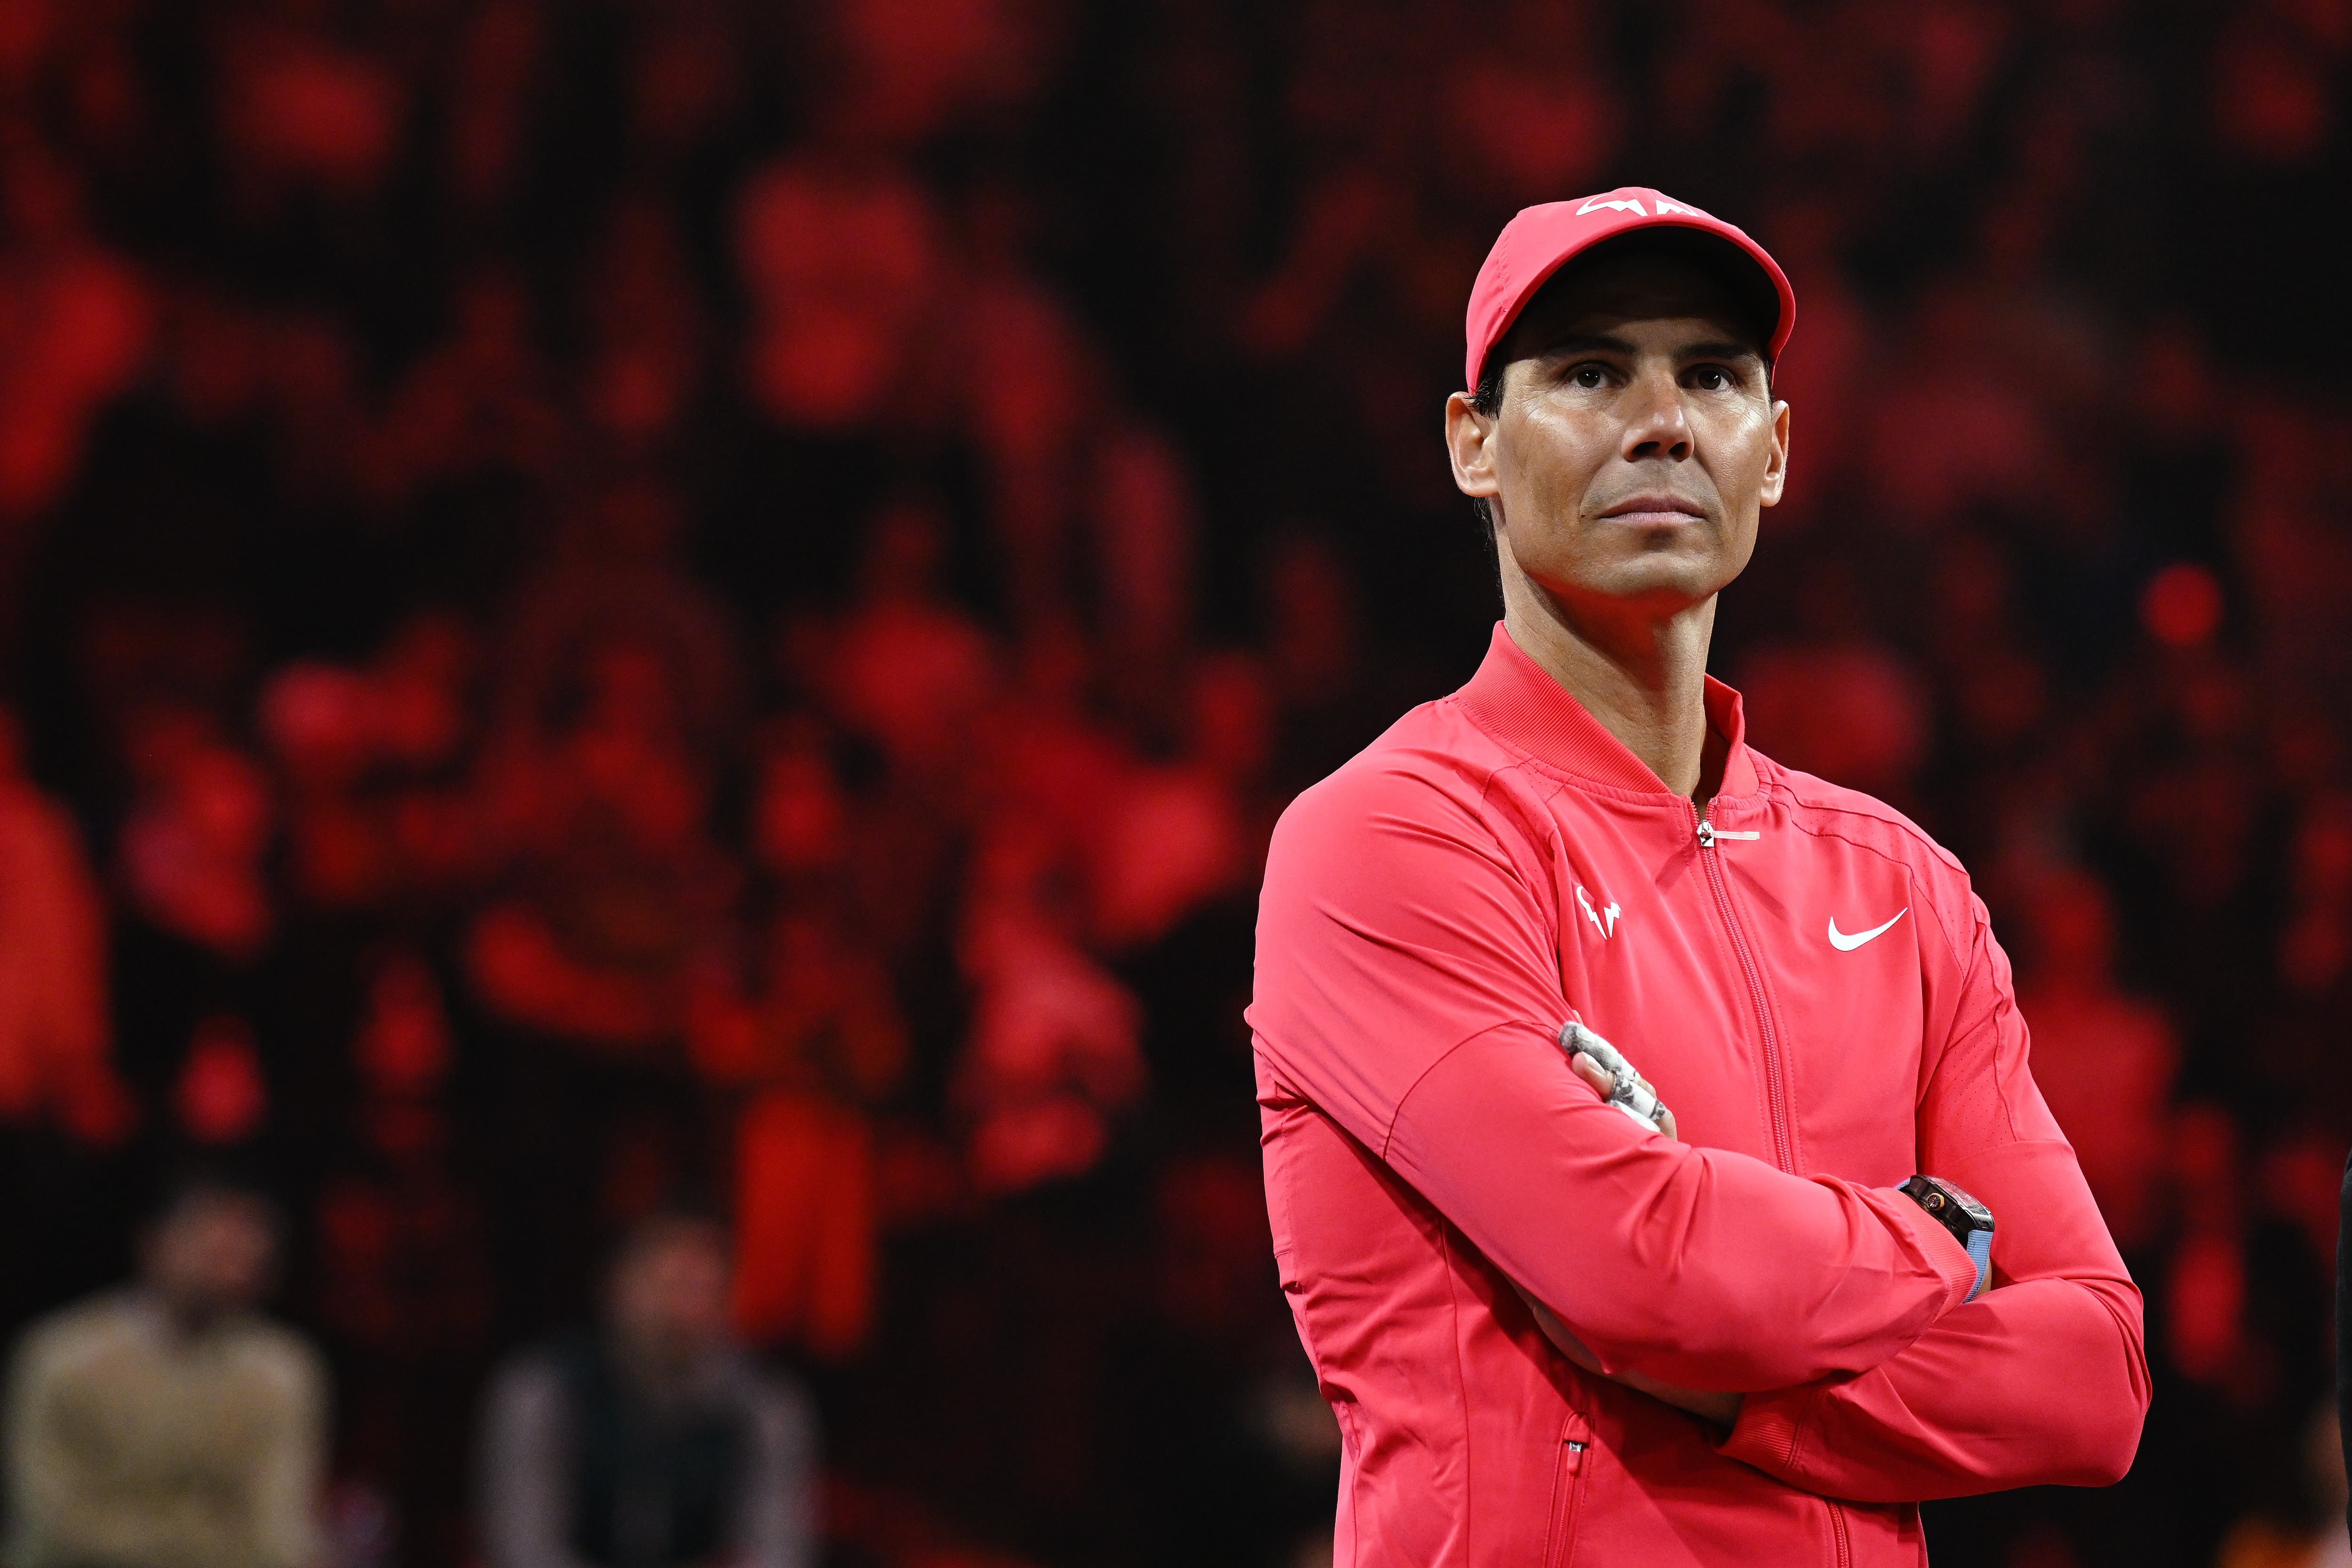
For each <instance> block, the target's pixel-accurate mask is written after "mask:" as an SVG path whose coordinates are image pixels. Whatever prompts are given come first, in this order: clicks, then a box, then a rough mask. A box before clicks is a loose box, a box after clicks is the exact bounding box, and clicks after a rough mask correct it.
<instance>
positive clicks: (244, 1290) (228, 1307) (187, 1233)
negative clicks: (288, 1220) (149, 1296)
mask: <svg viewBox="0 0 2352 1568" xmlns="http://www.w3.org/2000/svg"><path fill="white" fill-rule="evenodd" d="M277 1260H278V1235H277V1230H276V1228H275V1227H274V1226H273V1225H272V1224H271V1222H270V1218H269V1212H268V1209H266V1208H264V1207H262V1206H261V1205H260V1204H259V1203H257V1202H255V1201H253V1200H251V1199H248V1198H245V1197H239V1196H237V1195H236V1194H231V1193H217V1194H214V1193H207V1194H202V1195H199V1196H197V1197H191V1198H189V1199H187V1200H185V1201H184V1202H183V1203H181V1204H180V1205H179V1206H178V1207H175V1208H174V1209H173V1211H172V1212H171V1213H170V1214H168V1215H166V1216H164V1218H163V1220H162V1221H161V1222H160V1223H158V1224H157V1226H156V1227H155V1228H154V1229H153V1230H152V1231H151V1232H150V1233H149V1234H148V1237H147V1243H146V1249H145V1259H144V1261H145V1264H146V1270H145V1271H146V1275H147V1281H148V1283H149V1284H150V1285H152V1287H153V1288H154V1289H155V1290H156V1291H158V1292H159V1293H160V1294H161V1295H162V1296H163V1299H164V1300H165V1301H168V1302H169V1303H170V1304H171V1305H172V1307H173V1310H174V1311H176V1312H181V1313H183V1314H184V1315H185V1316H187V1317H189V1318H192V1319H204V1318H209V1317H213V1316H215V1315H217V1314H219V1313H222V1312H241V1311H244V1310H246V1309H248V1308H251V1307H255V1306H258V1305H259V1304H260V1302H261V1299H262V1297H263V1296H264V1295H266V1294H268V1290H269V1285H270V1281H271V1279H272V1277H273V1275H274V1273H275V1270H276V1267H277Z"/></svg>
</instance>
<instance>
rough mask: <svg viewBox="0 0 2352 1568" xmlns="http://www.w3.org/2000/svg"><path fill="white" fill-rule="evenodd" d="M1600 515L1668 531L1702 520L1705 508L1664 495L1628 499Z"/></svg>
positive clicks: (1677, 497) (1662, 493)
mask: <svg viewBox="0 0 2352 1568" xmlns="http://www.w3.org/2000/svg"><path fill="white" fill-rule="evenodd" d="M1601 516H1602V517H1606V518H1607V519H1609V520H1610V521H1611V522H1617V523H1632V524H1634V525H1636V526H1637V527H1648V528H1671V527H1674V526H1675V525H1676V524H1681V523H1696V522H1704V521H1705V520H1706V509H1705V508H1704V507H1701V506H1700V505H1699V504H1698V503H1697V502H1696V501H1693V500H1690V499H1687V498H1686V497H1681V496H1675V495H1668V494H1666V493H1664V492H1653V493H1650V494H1645V495H1640V496H1628V497H1625V498H1624V499H1623V500H1622V501H1619V502H1617V503H1616V504H1615V505H1614V506H1612V507H1609V509H1608V510H1606V511H1604V512H1602V513H1601Z"/></svg>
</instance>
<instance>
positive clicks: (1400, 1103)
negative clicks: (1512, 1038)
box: [1381, 1002, 1568, 1165]
mask: <svg viewBox="0 0 2352 1568" xmlns="http://www.w3.org/2000/svg"><path fill="white" fill-rule="evenodd" d="M1560 1005H1561V1006H1562V1007H1566V1006H1567V1005H1568V1004H1567V1003H1565V1002H1562V1003H1561V1004H1560ZM1567 1021H1568V1020H1567V1019H1560V1024H1564V1023H1566V1022H1567ZM1517 1028H1526V1029H1532V1030H1538V1031H1540V1030H1544V1028H1545V1026H1544V1025H1542V1024H1539V1023H1535V1022H1532V1021H1530V1020H1528V1019H1496V1021H1495V1022H1493V1023H1490V1024H1488V1025H1487V1026H1486V1028H1484V1029H1481V1030H1473V1031H1472V1032H1471V1033H1469V1034H1465V1035H1464V1036H1463V1037H1462V1038H1461V1039H1460V1040H1455V1041H1454V1043H1453V1044H1452V1045H1449V1046H1447V1047H1446V1048H1445V1049H1444V1051H1439V1052H1438V1053H1437V1054H1436V1055H1435V1056H1433V1057H1431V1058H1430V1059H1429V1065H1428V1066H1426V1067H1424V1068H1423V1069H1422V1070H1421V1071H1419V1072H1416V1073H1414V1074H1413V1075H1412V1082H1410V1083H1408V1084H1406V1085H1405V1086H1404V1092H1403V1093H1402V1094H1400V1095H1398V1096H1397V1103H1396V1108H1395V1109H1394V1110H1392V1111H1391V1112H1390V1113H1389V1124H1388V1125H1387V1126H1385V1127H1382V1128H1381V1164H1383V1165H1385V1164H1387V1163H1388V1157H1389V1145H1391V1144H1392V1143H1394V1142H1396V1124H1397V1118H1399V1117H1401V1116H1402V1115H1403V1114H1404V1108H1405V1106H1406V1104H1407V1103H1410V1102H1411V1101H1412V1095H1413V1091H1414V1090H1416V1089H1419V1088H1420V1087H1421V1082H1422V1080H1423V1079H1424V1078H1427V1077H1428V1076H1429V1075H1430V1074H1431V1073H1433V1072H1434V1071H1437V1070H1438V1069H1439V1068H1440V1067H1442V1066H1444V1064H1445V1061H1446V1059H1447V1058H1449V1057H1451V1056H1452V1055H1453V1054H1454V1052H1455V1051H1459V1050H1461V1049H1462V1048H1463V1047H1464V1046H1465V1045H1468V1044H1470V1043H1471V1042H1472V1041H1473V1040H1484V1039H1486V1037H1487V1036H1488V1035H1490V1034H1492V1033H1494V1032H1495V1031H1496V1030H1498V1029H1517ZM1550 1028H1551V1031H1552V1032H1554V1033H1557V1032H1558V1031H1559V1024H1554V1025H1552V1026H1550Z"/></svg>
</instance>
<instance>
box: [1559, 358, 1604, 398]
mask: <svg viewBox="0 0 2352 1568" xmlns="http://www.w3.org/2000/svg"><path fill="white" fill-rule="evenodd" d="M1568 381H1569V384H1570V386H1579V387H1582V388H1583V389H1584V390H1585V391H1587V392H1596V391H1598V390H1600V389H1601V387H1603V386H1606V385H1607V384H1608V382H1609V372H1608V371H1605V370H1603V369H1601V367H1600V366H1599V365H1579V366H1577V367H1576V369H1574V370H1572V371H1569V372H1568Z"/></svg>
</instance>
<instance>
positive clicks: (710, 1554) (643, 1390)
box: [482, 1211, 816, 1568]
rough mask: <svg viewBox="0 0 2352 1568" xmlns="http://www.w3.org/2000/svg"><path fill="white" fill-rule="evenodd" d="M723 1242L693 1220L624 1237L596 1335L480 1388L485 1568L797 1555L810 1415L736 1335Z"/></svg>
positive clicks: (738, 1565) (809, 1466)
mask: <svg viewBox="0 0 2352 1568" xmlns="http://www.w3.org/2000/svg"><path fill="white" fill-rule="evenodd" d="M730 1272H731V1269H730V1250H729V1247H728V1239H727V1233H726V1231H725V1230H724V1229H723V1228H721V1227H720V1226H719V1223H718V1222H717V1221H716V1220H713V1219H710V1218H707V1217H703V1216H699V1215H696V1214H691V1213H684V1212H675V1211H664V1212H661V1213H656V1214H655V1215H653V1216H652V1217H650V1218H646V1219H645V1220H643V1221H641V1222H639V1224H638V1225H637V1226H635V1228H633V1229H632V1230H631V1231H630V1232H629V1234H628V1235H627V1236H625V1237H624V1238H623V1239H622V1241H621V1246H620V1249H619V1250H618V1252H617V1254H616V1256H615V1258H614V1263H613V1267H612V1272H611V1276H610V1279H609V1281H608V1284H607V1288H606V1293H605V1322H604V1332H603V1333H601V1334H599V1335H596V1336H594V1337H593V1338H591V1337H588V1336H584V1335H583V1336H582V1337H581V1338H579V1339H577V1340H574V1341H568V1342H563V1343H558V1344H556V1345H553V1346H551V1347H550V1348H548V1349H546V1350H543V1351H540V1352H537V1353H535V1354H529V1355H526V1356H523V1357H522V1358H520V1360H518V1361H517V1362H516V1363H515V1364H513V1365H512V1366H510V1367H509V1368H508V1370H507V1371H506V1372H505V1373H504V1374H503V1375H501V1376H500V1377H499V1380H498V1384H497V1385H496V1386H495V1387H494V1388H493V1389H492V1390H491V1393H490V1400H489V1410H488V1416H487V1419H486V1421H485V1423H484V1425H485V1428H486V1435H485V1440H484V1443H483V1453H482V1483H483V1484H482V1532H483V1536H484V1538H485V1544H486V1545H487V1547H488V1551H487V1553H486V1555H487V1557H488V1561H489V1563H490V1564H491V1568H584V1565H585V1564H589V1563H597V1564H609V1565H611V1568H688V1565H695V1568H705V1565H715V1564H719V1563H725V1564H728V1565H730V1568H807V1565H808V1564H812V1563H815V1561H816V1548H815V1546H814V1542H813V1540H812V1524H813V1521H812V1490H813V1488H814V1482H815V1477H816V1461H815V1454H814V1448H815V1435H814V1421H813V1420H812V1418H811V1416H810V1414H809V1410H808V1406H807V1402H806V1401H805V1400H804V1399H803V1398H802V1397H801V1396H800V1395H799V1394H798V1392H797V1391H796V1390H794V1389H793V1388H791V1387H789V1386H787V1385H784V1384H782V1383H780V1382H779V1381H777V1380H776V1379H774V1378H772V1377H769V1376H767V1375H764V1374H762V1373H761V1372H760V1370H759V1369H758V1368H756V1367H754V1366H753V1365H751V1363H750V1362H749V1361H748V1360H747V1359H745V1357H744V1356H743V1355H742V1354H740V1352H738V1351H737V1350H735V1349H734V1348H733V1346H732V1345H731V1344H730V1341H729V1336H728V1333H727V1299H728V1288H729V1283H730Z"/></svg>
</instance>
